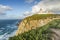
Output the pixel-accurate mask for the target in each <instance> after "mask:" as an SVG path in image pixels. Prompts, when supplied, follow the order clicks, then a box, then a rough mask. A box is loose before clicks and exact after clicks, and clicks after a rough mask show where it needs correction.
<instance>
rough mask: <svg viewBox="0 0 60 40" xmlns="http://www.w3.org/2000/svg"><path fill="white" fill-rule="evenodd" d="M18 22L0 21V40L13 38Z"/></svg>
mask: <svg viewBox="0 0 60 40" xmlns="http://www.w3.org/2000/svg"><path fill="white" fill-rule="evenodd" d="M20 21H21V20H20V19H19V20H18V19H10V20H0V40H8V39H9V37H12V36H14V35H15V33H16V30H17V29H18V26H17V24H18V23H19V22H20Z"/></svg>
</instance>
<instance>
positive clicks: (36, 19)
mask: <svg viewBox="0 0 60 40" xmlns="http://www.w3.org/2000/svg"><path fill="white" fill-rule="evenodd" d="M41 16H42V18H40V17H41ZM58 18H60V16H55V15H52V16H51V15H46V14H45V16H44V15H38V16H37V15H36V16H35V15H34V16H33V17H32V16H30V17H27V18H25V19H24V20H23V21H22V22H21V23H20V24H19V26H18V30H17V32H16V35H18V34H21V33H24V32H28V31H29V30H31V29H36V28H38V27H42V26H43V25H46V24H47V23H48V22H50V21H52V20H54V19H58ZM30 19H31V20H30Z"/></svg>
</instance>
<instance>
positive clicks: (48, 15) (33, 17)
mask: <svg viewBox="0 0 60 40" xmlns="http://www.w3.org/2000/svg"><path fill="white" fill-rule="evenodd" d="M57 16H60V14H34V15H32V16H29V17H26V18H25V19H24V20H28V21H30V20H39V19H46V18H56V17H57Z"/></svg>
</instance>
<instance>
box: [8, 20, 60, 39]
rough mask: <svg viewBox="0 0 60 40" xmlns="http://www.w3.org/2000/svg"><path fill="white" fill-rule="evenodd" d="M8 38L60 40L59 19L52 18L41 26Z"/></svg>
mask: <svg viewBox="0 0 60 40" xmlns="http://www.w3.org/2000/svg"><path fill="white" fill-rule="evenodd" d="M9 40H60V19H54V20H52V21H51V22H49V23H47V24H46V25H44V26H42V27H38V28H36V29H32V30H30V31H28V32H24V33H22V34H19V35H17V36H14V37H10V38H9Z"/></svg>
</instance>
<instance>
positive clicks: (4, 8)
mask: <svg viewBox="0 0 60 40" xmlns="http://www.w3.org/2000/svg"><path fill="white" fill-rule="evenodd" d="M11 9H12V8H11V7H9V6H4V5H0V14H4V13H5V12H6V11H10V10H11Z"/></svg>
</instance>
